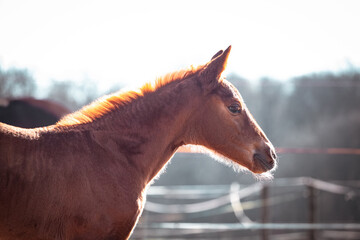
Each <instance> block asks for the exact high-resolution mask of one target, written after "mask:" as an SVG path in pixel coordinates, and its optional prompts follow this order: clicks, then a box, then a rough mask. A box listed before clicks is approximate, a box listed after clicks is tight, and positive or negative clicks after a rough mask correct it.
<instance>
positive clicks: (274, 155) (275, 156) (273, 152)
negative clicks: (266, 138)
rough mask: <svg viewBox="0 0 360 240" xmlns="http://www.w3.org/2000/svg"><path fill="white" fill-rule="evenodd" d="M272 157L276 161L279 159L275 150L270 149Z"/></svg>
mask: <svg viewBox="0 0 360 240" xmlns="http://www.w3.org/2000/svg"><path fill="white" fill-rule="evenodd" d="M270 157H271V158H272V159H273V160H276V159H277V155H276V153H275V151H274V150H273V149H270Z"/></svg>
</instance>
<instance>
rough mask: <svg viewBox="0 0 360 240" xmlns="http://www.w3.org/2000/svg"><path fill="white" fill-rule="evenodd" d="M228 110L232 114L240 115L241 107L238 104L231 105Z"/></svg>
mask: <svg viewBox="0 0 360 240" xmlns="http://www.w3.org/2000/svg"><path fill="white" fill-rule="evenodd" d="M228 109H229V111H230V112H232V113H241V107H240V105H239V104H233V105H230V106H228Z"/></svg>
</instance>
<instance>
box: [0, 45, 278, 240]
mask: <svg viewBox="0 0 360 240" xmlns="http://www.w3.org/2000/svg"><path fill="white" fill-rule="evenodd" d="M229 52H230V47H229V48H228V49H226V50H225V51H224V52H223V51H220V52H218V53H217V54H216V55H215V56H214V57H213V59H212V60H211V61H210V62H208V63H207V64H205V65H202V66H199V67H197V68H191V69H189V70H184V71H179V72H175V73H172V74H169V75H167V76H165V77H163V78H161V79H158V80H157V82H156V83H155V85H151V84H146V85H145V86H144V87H143V88H141V89H140V90H139V91H130V92H125V93H116V94H113V95H110V96H106V97H104V98H102V99H99V100H98V101H96V102H94V103H92V104H91V105H89V106H86V107H84V108H83V109H82V110H80V111H78V112H75V113H73V114H70V115H68V116H66V117H65V118H63V119H62V120H60V121H59V122H58V123H57V124H56V125H53V126H49V127H45V128H36V129H22V128H17V127H12V126H9V125H6V124H0V128H1V130H0V238H1V239H27V240H31V239H127V238H128V237H129V236H130V234H131V232H132V230H133V228H134V226H135V225H136V223H137V221H138V218H139V216H140V215H141V212H142V210H143V206H144V203H145V194H146V189H147V187H148V186H149V184H150V183H151V182H152V180H153V178H154V177H155V176H157V175H158V173H159V172H160V171H161V169H162V168H163V167H164V166H165V165H166V163H167V162H168V161H169V159H170V158H171V157H172V156H173V154H174V153H175V152H176V150H177V149H178V148H179V147H180V146H183V145H185V144H193V145H201V146H204V147H206V148H208V149H210V150H211V151H213V152H214V153H216V154H218V155H221V156H223V157H224V158H226V159H228V160H229V161H231V162H233V163H234V164H236V165H239V166H242V167H243V168H246V169H248V170H250V171H252V172H253V173H258V174H260V173H264V172H268V171H269V170H272V169H273V168H274V166H275V160H276V155H275V153H274V148H273V146H272V145H271V143H270V142H269V140H268V139H267V138H266V136H265V134H264V133H263V131H262V130H261V129H260V127H259V126H258V125H257V123H256V122H255V120H254V119H253V117H252V116H251V114H250V112H249V111H248V109H247V108H246V106H245V104H244V102H243V100H242V98H241V96H240V94H239V92H238V91H237V90H236V89H235V88H234V86H233V85H232V84H230V83H229V82H227V81H226V80H225V79H224V78H222V77H221V73H222V72H223V70H224V68H225V65H226V61H227V58H228V55H229Z"/></svg>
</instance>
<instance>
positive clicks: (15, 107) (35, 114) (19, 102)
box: [0, 98, 70, 128]
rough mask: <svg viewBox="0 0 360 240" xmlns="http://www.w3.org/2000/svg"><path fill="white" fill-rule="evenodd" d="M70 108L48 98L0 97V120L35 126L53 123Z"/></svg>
mask: <svg viewBox="0 0 360 240" xmlns="http://www.w3.org/2000/svg"><path fill="white" fill-rule="evenodd" d="M69 113H70V110H68V109H66V108H65V107H63V106H61V105H60V104H58V103H55V102H53V101H49V100H38V99H34V98H16V99H6V98H0V122H2V123H6V124H9V125H13V126H17V127H23V128H35V127H43V126H48V125H52V124H55V123H56V122H58V121H59V119H60V118H61V117H62V116H64V115H66V114H69Z"/></svg>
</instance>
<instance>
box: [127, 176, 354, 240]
mask: <svg viewBox="0 0 360 240" xmlns="http://www.w3.org/2000/svg"><path fill="white" fill-rule="evenodd" d="M270 186H271V187H280V188H281V187H296V186H300V187H305V190H306V192H307V198H308V200H307V201H308V204H307V211H308V222H307V223H271V222H269V208H270V206H273V205H277V204H281V203H284V202H290V201H294V200H296V199H297V198H299V197H298V196H296V195H295V194H294V193H286V194H283V195H281V196H270V195H269V187H270ZM316 191H322V192H327V193H331V194H336V195H343V196H344V197H345V198H346V199H349V198H359V196H360V189H359V188H358V187H354V186H346V184H345V183H338V182H336V183H335V182H325V181H322V180H319V179H314V178H309V177H300V178H287V179H275V180H274V181H272V182H265V183H261V182H257V183H254V184H252V185H249V186H243V187H240V185H239V184H238V183H233V184H232V185H215V186H152V187H151V188H150V189H149V191H148V196H149V198H150V199H149V200H148V201H147V203H146V205H145V209H144V210H145V212H144V215H145V219H143V220H142V221H141V222H140V224H139V225H138V227H137V229H136V231H135V233H134V238H135V239H143V238H144V239H146V237H144V236H152V237H169V238H170V237H181V236H183V237H184V238H185V237H186V236H189V235H191V236H195V235H199V236H201V235H202V234H211V233H214V234H215V233H216V234H219V233H222V232H223V233H228V232H236V231H246V230H255V231H259V236H260V239H263V240H267V239H271V237H269V236H270V234H269V231H273V230H284V231H292V232H293V231H306V237H305V238H297V239H310V240H313V239H317V238H316V233H318V232H321V233H323V235H324V234H325V233H326V234H328V235H329V233H330V232H334V233H336V232H339V231H347V232H349V234H345V235H344V236H345V237H344V239H351V236H356V237H357V236H360V223H356V222H355V223H321V222H317V219H316V212H317V211H318V208H319V207H321V206H319V205H317V201H316V197H317V194H315V192H316ZM252 195H256V196H259V199H256V200H247V201H243V200H244V198H247V197H249V196H252ZM160 197H162V198H164V199H167V201H171V199H174V200H179V199H185V200H192V201H194V200H197V202H196V203H185V204H164V203H157V202H154V201H155V200H157V199H158V200H159V199H160ZM256 208H258V209H260V215H261V216H260V218H259V219H260V221H259V222H254V221H252V220H251V219H250V218H248V217H247V215H246V214H245V212H244V210H249V209H256ZM305 210H306V209H305ZM231 212H233V213H234V215H235V216H236V218H237V219H238V222H235V223H207V222H201V223H190V222H184V221H183V220H189V219H194V218H200V217H202V218H203V217H206V216H214V215H220V214H225V213H231ZM148 214H152V215H151V223H149V222H148V221H146V218H147V217H146V215H148ZM154 214H155V215H154ZM170 215H171V216H173V217H172V218H169V217H168V216H170ZM164 216H167V217H164ZM149 219H150V217H149ZM166 220H170V221H177V222H166ZM350 231H352V232H350ZM289 234H290V233H289ZM326 234H325V235H326ZM295 235H296V234H294V233H293V236H295ZM335 235H336V234H335ZM283 236H287V235H283ZM296 236H304V234H303V233H302V234H300V235H296ZM346 236H348V238H347V237H346ZM279 239H280V237H279ZM284 239H286V237H285V238H284ZM294 239H295V238H294ZM328 239H329V238H328Z"/></svg>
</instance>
